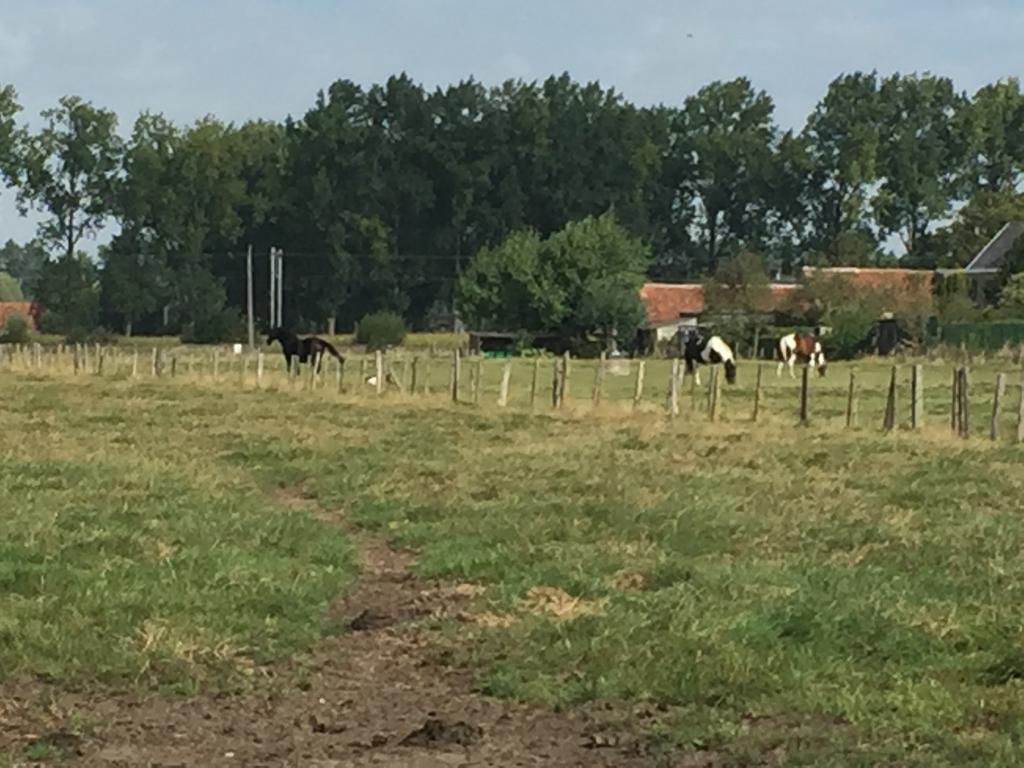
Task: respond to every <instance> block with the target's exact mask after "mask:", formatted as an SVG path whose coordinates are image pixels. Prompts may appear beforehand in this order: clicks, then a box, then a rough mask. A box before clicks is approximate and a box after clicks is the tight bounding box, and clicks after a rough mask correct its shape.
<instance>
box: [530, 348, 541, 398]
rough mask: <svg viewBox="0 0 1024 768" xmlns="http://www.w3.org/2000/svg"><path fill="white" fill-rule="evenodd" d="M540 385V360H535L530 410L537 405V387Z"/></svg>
mask: <svg viewBox="0 0 1024 768" xmlns="http://www.w3.org/2000/svg"><path fill="white" fill-rule="evenodd" d="M539 384H540V358H539V357H535V358H533V378H531V379H530V410H531V411H532V410H533V409H534V407H535V406H536V405H537V386H538V385H539Z"/></svg>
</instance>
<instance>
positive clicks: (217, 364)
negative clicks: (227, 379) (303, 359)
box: [213, 349, 298, 381]
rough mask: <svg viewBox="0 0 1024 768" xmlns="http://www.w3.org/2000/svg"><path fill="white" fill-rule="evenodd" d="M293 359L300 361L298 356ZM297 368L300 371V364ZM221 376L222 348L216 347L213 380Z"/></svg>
mask: <svg viewBox="0 0 1024 768" xmlns="http://www.w3.org/2000/svg"><path fill="white" fill-rule="evenodd" d="M292 360H295V362H296V363H298V358H294V357H293V358H292ZM295 368H296V372H298V365H296V367H295ZM219 376H220V350H218V349H214V350H213V380H214V381H216V380H217V378H218V377H219Z"/></svg>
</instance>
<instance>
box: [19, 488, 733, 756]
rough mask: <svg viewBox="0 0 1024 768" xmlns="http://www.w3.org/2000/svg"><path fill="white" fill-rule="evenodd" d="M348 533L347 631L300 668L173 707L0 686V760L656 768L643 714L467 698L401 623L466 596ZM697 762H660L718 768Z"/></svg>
mask: <svg viewBox="0 0 1024 768" xmlns="http://www.w3.org/2000/svg"><path fill="white" fill-rule="evenodd" d="M288 503H289V504H292V505H293V506H299V505H303V506H307V505H308V506H310V507H312V506H313V504H314V503H313V502H309V501H307V500H303V499H301V498H298V497H289V498H288ZM315 511H316V513H317V514H321V515H326V514H327V513H323V512H322V511H319V510H315ZM331 517H332V518H333V522H337V523H338V524H340V525H343V526H344V521H342V520H339V519H338V518H337V517H333V516H331ZM345 527H346V530H349V532H350V535H352V536H353V537H354V538H355V540H356V543H357V544H358V545H359V546H360V548H361V551H362V553H363V558H364V570H363V573H362V578H361V580H360V582H359V584H358V585H357V586H356V588H355V589H354V590H353V591H351V592H350V593H349V594H348V595H346V597H345V598H344V599H343V600H341V601H339V603H338V604H337V605H336V606H334V609H333V610H334V611H335V612H336V614H337V618H338V619H339V620H340V622H341V625H342V626H347V627H348V631H345V632H342V633H341V634H339V635H337V636H335V637H331V638H328V639H326V640H325V641H323V642H322V643H321V644H320V645H319V646H318V647H317V648H316V649H315V651H314V652H313V653H312V654H311V657H310V658H309V659H307V660H305V662H304V663H303V664H302V669H301V670H299V669H297V668H296V667H295V665H294V664H288V665H285V666H284V668H282V669H279V670H274V672H273V674H274V678H273V679H271V680H269V681H268V682H267V683H266V684H259V685H258V686H257V690H258V691H259V692H258V693H250V694H245V695H240V696H223V697H217V696H209V695H203V696H198V697H194V698H189V699H178V700H169V699H166V698H157V697H140V696H138V695H135V694H122V693H117V692H112V691H105V692H102V691H90V692H87V693H67V692H63V691H60V690H59V689H58V688H55V687H49V686H46V685H41V684H39V683H33V684H32V685H31V686H29V687H24V686H18V687H14V686H12V687H8V689H7V690H6V691H4V690H3V689H0V754H3V750H4V749H9V748H10V747H11V745H12V744H14V743H18V742H20V744H21V745H22V747H24V745H25V743H26V742H28V741H31V740H32V739H33V738H35V739H38V738H40V737H43V736H45V737H46V740H47V742H48V743H51V744H55V745H56V747H57V748H58V751H59V752H61V753H63V755H64V757H65V761H64V763H63V764H72V765H90V766H92V765H95V766H164V767H169V766H197V765H238V766H243V765H244V766H285V765H287V766H293V765H294V766H318V767H320V768H327V767H328V766H330V767H331V768H357V767H361V766H405V767H407V768H442V767H447V766H480V767H481V768H484V767H485V766H486V767H488V768H505V767H506V766H509V767H511V766H559V768H572V767H574V766H581V767H582V766H609V767H610V766H622V767H624V768H633V767H639V766H654V765H655V764H656V761H655V758H654V757H652V756H651V755H650V754H648V752H647V750H646V749H645V747H644V744H645V742H644V741H643V740H642V739H641V738H638V736H637V734H636V732H635V731H634V730H633V729H634V725H632V724H630V721H634V722H639V715H638V716H637V717H636V718H634V717H625V716H624V714H623V713H621V712H615V711H586V712H574V713H555V712H551V711H547V710H544V709H539V708H534V707H528V706H524V705H519V704H515V703H512V702H507V701H501V700H497V699H493V698H489V697H486V696H483V695H481V694H479V693H478V692H476V691H475V690H474V687H473V683H472V674H471V671H470V670H466V669H458V668H456V667H454V666H452V664H451V663H450V661H449V660H448V658H447V655H446V654H445V652H444V647H443V645H442V644H439V643H438V642H437V640H436V638H432V637H431V633H430V631H429V630H426V629H424V628H423V627H422V625H417V624H415V623H413V624H410V621H411V620H414V619H419V618H423V617H427V616H431V615H435V616H441V615H453V614H458V613H459V612H461V611H464V610H466V608H467V607H468V605H469V602H470V600H471V595H472V589H471V588H469V587H467V586H465V585H464V586H461V587H460V586H457V585H446V584H440V583H427V582H424V581H422V580H419V579H418V578H416V577H415V576H414V575H413V573H412V571H411V567H412V565H413V564H414V562H415V555H414V553H412V552H408V551H400V550H395V549H393V548H391V547H390V546H388V545H387V544H386V543H385V542H384V541H382V540H380V539H377V538H375V537H372V536H369V535H367V534H365V533H360V532H358V531H351V530H350V529H348V527H347V526H345ZM300 672H301V674H300ZM41 702H47V703H45V704H43V703H41ZM83 721H84V722H86V723H90V724H93V726H92V727H91V728H86V729H84V730H85V733H86V735H77V734H78V732H79V730H80V729H76V728H75V727H74V726H73V724H74V723H76V722H83ZM5 742H6V743H5ZM695 757H696V758H697V760H694V758H695ZM699 757H700V756H699V755H691V756H688V757H682V758H680V760H679V761H678V762H672V761H670V762H668V763H662V764H668V765H681V766H698V765H711V764H713V762H714V761H713V760H712V761H711V762H706V761H702V760H700V759H699ZM707 757H710V755H707V756H705V758H707Z"/></svg>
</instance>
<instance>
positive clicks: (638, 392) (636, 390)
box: [633, 360, 646, 411]
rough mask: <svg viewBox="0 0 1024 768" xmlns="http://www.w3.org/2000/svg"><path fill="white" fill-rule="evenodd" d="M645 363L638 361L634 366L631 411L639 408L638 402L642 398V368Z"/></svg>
mask: <svg viewBox="0 0 1024 768" xmlns="http://www.w3.org/2000/svg"><path fill="white" fill-rule="evenodd" d="M645 367H646V361H645V360H640V361H639V362H638V363H637V366H636V383H635V384H634V385H633V410H634V411H635V410H636V409H637V408H639V407H640V400H641V399H642V398H643V396H644V373H645V371H644V368H645Z"/></svg>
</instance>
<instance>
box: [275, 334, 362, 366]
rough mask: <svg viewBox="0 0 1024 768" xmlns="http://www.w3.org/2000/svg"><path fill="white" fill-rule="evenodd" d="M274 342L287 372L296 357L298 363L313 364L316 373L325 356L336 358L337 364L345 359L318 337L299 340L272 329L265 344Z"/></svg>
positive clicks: (291, 335) (296, 337) (293, 335)
mask: <svg viewBox="0 0 1024 768" xmlns="http://www.w3.org/2000/svg"><path fill="white" fill-rule="evenodd" d="M275 341H277V342H280V343H281V351H282V352H284V361H285V364H286V365H287V366H288V370H291V367H292V358H293V357H297V358H298V359H299V362H300V363H309V362H313V363H315V364H316V370H317V373H319V372H320V366H321V364H322V363H323V359H324V355H325V354H327V355H332V356H333V357H335V358H337V359H338V362H341V363H343V362H345V358H344V357H342V355H341V353H340V352H338V350H337V349H335V348H334V345H333V344H331V343H330V342H329V341H324V340H323V339H321V338H319V337H318V336H306V337H305V338H304V339H300V338H299V337H298V336H296V335H295V334H294V333H292V332H291V331H286V330H284V329H283V328H274V329H273V330H272V331H270V333H269V334H268V335H267V344H273V343H274V342H275Z"/></svg>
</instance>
